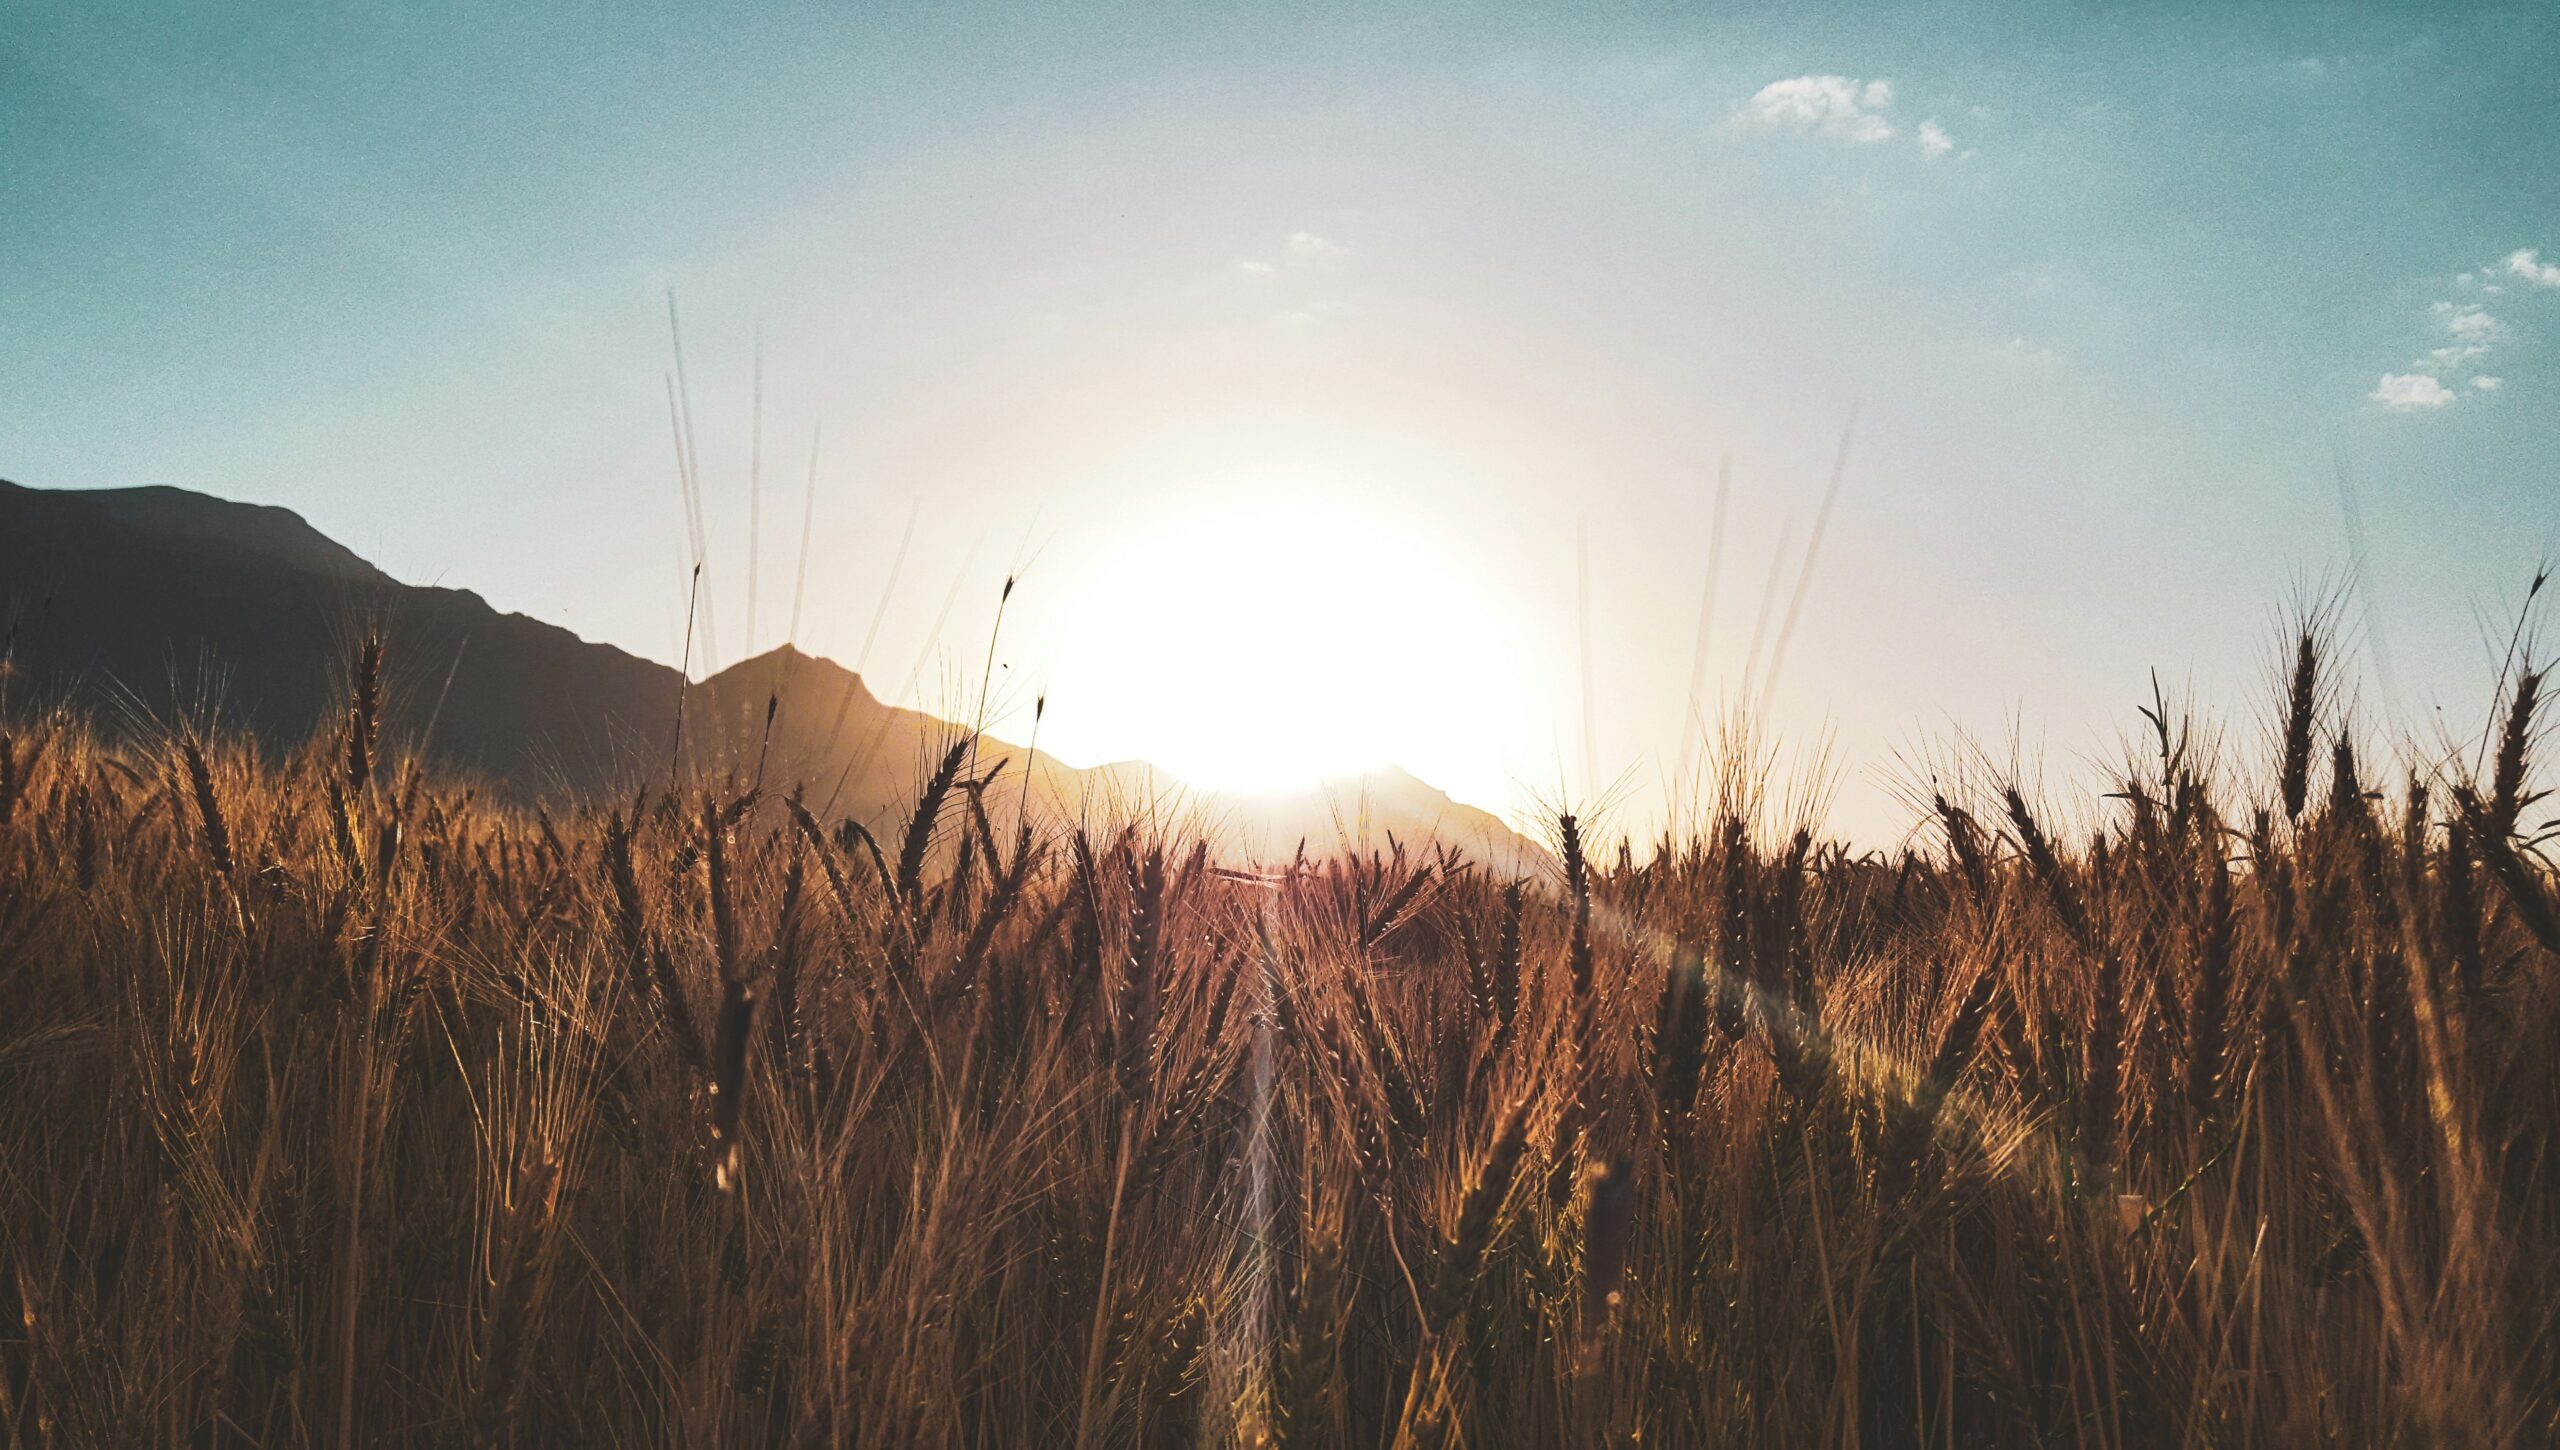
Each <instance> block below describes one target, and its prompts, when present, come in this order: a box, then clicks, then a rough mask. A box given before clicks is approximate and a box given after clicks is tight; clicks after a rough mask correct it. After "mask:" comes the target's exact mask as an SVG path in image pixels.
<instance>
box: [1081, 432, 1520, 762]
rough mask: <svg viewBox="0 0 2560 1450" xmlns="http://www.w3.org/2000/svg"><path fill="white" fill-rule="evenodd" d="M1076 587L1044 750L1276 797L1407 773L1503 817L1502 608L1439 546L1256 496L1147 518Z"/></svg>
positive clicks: (1314, 501)
mask: <svg viewBox="0 0 2560 1450" xmlns="http://www.w3.org/2000/svg"><path fill="white" fill-rule="evenodd" d="M1102 537H1103V543H1102V545H1101V546H1100V547H1096V548H1092V549H1089V550H1086V551H1084V552H1085V553H1086V554H1087V556H1088V557H1087V558H1086V559H1084V560H1083V561H1082V565H1083V567H1080V568H1077V569H1075V570H1074V571H1073V577H1072V578H1071V579H1070V580H1069V581H1067V590H1066V592H1067V595H1068V597H1067V599H1066V600H1065V601H1064V602H1063V605H1062V608H1061V611H1060V618H1059V623H1060V625H1061V626H1062V629H1061V631H1060V635H1059V643H1058V645H1057V649H1056V656H1055V661H1056V662H1055V666H1054V670H1053V673H1052V676H1051V684H1050V689H1049V713H1048V724H1047V726H1046V727H1045V738H1046V739H1047V740H1049V741H1050V742H1052V743H1053V744H1054V745H1055V746H1056V748H1057V749H1058V750H1059V751H1060V752H1061V753H1062V754H1064V755H1065V756H1066V757H1067V758H1069V759H1075V758H1077V757H1079V756H1081V757H1083V758H1084V761H1085V763H1096V762H1099V761H1103V760H1116V759H1143V760H1146V761H1149V762H1151V763H1153V764H1155V765H1157V766H1159V767H1161V768H1163V769H1165V770H1167V771H1169V772H1171V773H1172V774H1174V775H1175V776H1178V777H1180V778H1181V779H1182V780H1183V781H1184V782H1186V783H1188V784H1191V785H1196V786H1202V787H1206V788H1210V789H1214V790H1220V791H1236V792H1271V791H1281V790H1288V789H1293V788H1300V787H1304V786H1307V785H1310V784H1313V783H1316V782H1319V781H1327V780H1334V779H1339V778H1342V777H1346V776H1350V775H1354V774H1358V773H1361V772H1366V771H1370V770H1374V769H1377V768H1379V767H1381V766H1385V765H1390V764H1392V765H1397V766H1401V767H1403V768H1404V769H1406V770H1409V771H1411V772H1412V773H1414V774H1415V775H1418V776H1420V777H1422V778H1423V779H1425V780H1427V781H1429V782H1431V783H1432V784H1434V785H1437V786H1439V787H1440V788H1442V789H1444V790H1447V791H1449V792H1451V793H1452V794H1453V795H1457V796H1459V797H1461V798H1462V799H1469V800H1473V801H1475V802H1477V803H1479V804H1486V805H1491V806H1494V807H1495V808H1497V809H1499V808H1500V807H1501V805H1502V801H1501V800H1500V799H1499V798H1500V797H1502V796H1503V795H1504V794H1505V793H1506V791H1507V787H1508V782H1509V781H1510V779H1512V778H1513V772H1514V768H1515V766H1516V765H1517V756H1518V754H1519V751H1520V749H1521V746H1522V743H1523V741H1524V740H1525V738H1526V732H1525V731H1524V730H1523V729H1522V728H1520V727H1521V725H1522V722H1523V718H1524V716H1523V707H1522V698H1523V697H1522V692H1521V691H1520V689H1519V687H1518V684H1517V680H1516V678H1515V663H1514V661H1513V659H1512V658H1510V653H1509V651H1507V650H1506V649H1505V638H1504V636H1505V634H1506V632H1507V629H1506V622H1505V616H1506V611H1505V607H1504V601H1503V599H1502V596H1501V592H1500V591H1499V590H1496V589H1493V588H1491V587H1489V583H1490V581H1488V580H1487V579H1486V578H1485V577H1484V575H1485V571H1484V570H1483V569H1481V568H1478V567H1472V566H1471V565H1470V563H1469V561H1467V560H1465V559H1463V558H1460V557H1456V556H1455V554H1454V552H1453V550H1452V548H1451V547H1450V545H1449V543H1448V541H1447V539H1446V537H1445V535H1444V531H1435V530H1433V529H1431V528H1430V527H1429V526H1428V525H1427V524H1426V523H1420V522H1417V521H1415V520H1412V519H1409V518H1405V517H1402V516H1400V515H1399V514H1398V513H1397V512H1396V511H1395V510H1393V509H1391V508H1388V507H1385V506H1382V505H1381V504H1380V503H1379V502H1378V500H1377V499H1376V498H1375V497H1374V496H1370V497H1363V496H1362V495H1361V494H1359V493H1357V492H1352V491H1346V490H1341V489H1332V488H1327V487H1324V486H1321V485H1318V484H1312V483H1309V482H1307V481H1305V480H1298V479H1275V480H1265V481H1262V482H1259V483H1257V484H1255V485H1252V486H1249V487H1236V488H1227V489H1221V490H1217V491H1214V492H1202V493H1197V494H1193V495H1190V496H1187V497H1181V498H1177V499H1176V500H1174V501H1172V502H1171V503H1158V504H1156V505H1154V506H1152V507H1151V508H1150V509H1149V510H1148V511H1147V512H1146V513H1145V515H1143V516H1142V517H1141V518H1140V519H1138V520H1135V521H1132V522H1129V523H1127V524H1124V525H1123V526H1120V527H1116V528H1113V529H1110V530H1108V531H1106V532H1105V533H1104V535H1103V536H1102Z"/></svg>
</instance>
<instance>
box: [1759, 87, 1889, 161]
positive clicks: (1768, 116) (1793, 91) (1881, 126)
mask: <svg viewBox="0 0 2560 1450" xmlns="http://www.w3.org/2000/svg"><path fill="white" fill-rule="evenodd" d="M1892 105H1893V83H1892V82H1891V81H1881V80H1879V81H1866V82H1863V83H1862V82H1859V81H1855V80H1852V79H1850V78H1849V77H1847V76H1797V77H1795V78H1793V79H1792V80H1783V81H1771V82H1770V83H1769V84H1767V85H1765V86H1762V87H1761V88H1760V89H1759V91H1758V92H1757V93H1755V94H1754V95H1753V96H1752V97H1751V99H1750V101H1749V102H1748V103H1747V104H1745V105H1744V106H1743V108H1742V113H1743V115H1744V116H1746V117H1748V118H1749V119H1751V120H1752V121H1754V122H1757V123H1758V124H1760V125H1763V126H1769V127H1774V128H1777V129H1780V130H1788V131H1810V132H1813V133H1815V134H1817V135H1823V136H1830V137H1833V138H1835V139H1837V140H1841V141H1846V142H1848V143H1849V144H1851V145H1853V146H1872V145H1874V144H1876V143H1877V142H1880V141H1890V140H1892V139H1893V138H1894V137H1895V136H1896V135H1899V134H1900V133H1899V132H1897V131H1896V130H1895V129H1894V127H1893V123H1892V122H1891V121H1888V120H1886V119H1885V118H1884V115H1883V112H1884V111H1885V110H1886V109H1887V108H1889V107H1891V106H1892ZM1924 144H1925V143H1924Z"/></svg>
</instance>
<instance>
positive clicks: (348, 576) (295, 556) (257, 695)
mask: <svg viewBox="0 0 2560 1450" xmlns="http://www.w3.org/2000/svg"><path fill="white" fill-rule="evenodd" d="M0 628H5V629H6V632H7V633H6V640H7V643H6V646H5V658H6V660H7V670H6V673H5V675H0V708H5V707H11V706H16V707H24V706H25V705H27V704H29V703H30V702H36V701H44V700H49V699H51V698H54V697H57V696H60V695H64V694H68V693H73V692H91V693H98V692H103V693H104V694H106V695H107V696H109V697H110V698H112V699H114V700H116V701H118V702H119V703H120V704H121V705H122V706H123V707H124V708H126V709H128V710H132V711H136V712H139V713H142V714H144V715H147V716H151V717H154V718H160V719H171V718H176V717H179V716H186V717H189V718H193V717H195V716H197V715H199V714H201V713H203V712H205V711H208V710H210V711H212V712H214V714H215V716H216V718H218V719H220V720H222V721H224V722H226V723H229V724H232V725H235V726H238V727H242V728H244V729H246V730H247V731H248V732H249V733H250V734H251V735H252V736H254V737H255V738H256V739H258V740H260V741H261V742H263V743H264V744H265V745H266V746H267V747H268V748H270V749H273V750H278V751H282V750H286V749H291V748H294V747H296V746H298V745H300V744H301V743H302V742H304V741H306V740H308V739H309V738H311V737H312V736H313V735H314V734H315V733H318V732H321V731H323V730H326V729H329V728H332V724H331V722H332V721H333V720H334V717H335V712H336V711H338V710H339V709H341V708H343V704H344V701H345V700H346V698H347V683H346V681H347V672H348V668H349V662H350V660H351V658H352V656H353V654H354V650H355V644H356V642H357V641H358V640H359V639H361V638H362V637H363V635H364V634H365V633H366V631H367V630H368V629H372V630H378V631H379V632H380V633H381V634H382V636H383V639H384V641H385V646H386V659H387V664H386V667H385V674H386V677H387V690H386V695H387V703H386V707H385V714H386V724H387V728H388V731H389V734H390V738H391V739H392V740H394V741H395V742H398V743H405V744H406V745H407V746H409V747H410V748H412V749H415V750H417V751H419V752H420V753H421V754H423V755H425V756H427V757H428V758H430V759H432V760H434V761H436V762H438V763H439V764H441V765H443V766H446V767H448V768H452V769H457V770H462V771H467V772H471V773H474V774H476V775H478V776H480V777H482V778H484V779H486V780H487V781H488V782H489V783H490V785H491V786H492V787H493V788H495V789H497V790H500V791H502V792H505V793H507V794H510V795H513V796H516V797H519V798H522V799H526V800H547V801H578V800H593V799H597V798H600V797H603V796H606V795H609V794H620V793H624V792H627V791H630V790H632V789H635V788H637V787H638V786H639V785H640V784H642V783H644V782H652V781H663V780H665V779H666V778H667V773H668V771H669V769H670V767H671V766H674V765H677V764H678V763H681V765H682V766H683V768H684V769H685V771H686V772H687V773H688V775H689V776H690V777H691V778H697V779H698V778H703V777H706V776H708V777H734V778H736V779H739V780H747V779H751V778H756V777H757V776H758V772H759V771H761V779H762V780H763V781H764V782H765V784H766V785H767V786H768V787H769V788H774V789H787V788H789V787H791V786H794V785H797V786H800V787H801V788H803V789H804V790H805V792H806V794H807V798H808V800H809V801H810V803H811V804H812V805H813V806H826V807H828V810H827V812H826V813H827V814H829V815H830V816H847V815H849V816H852V817H855V818H857V819H861V820H864V821H865V822H866V823H868V824H871V825H874V826H878V825H881V824H883V823H885V822H886V821H887V820H889V819H890V818H892V817H893V816H895V815H897V814H898V813H900V812H902V811H903V810H904V809H905V808H906V805H907V803H908V802H909V801H911V800H912V799H913V797H914V794H915V790H916V786H917V783H918V782H919V781H920V780H921V779H922V777H923V776H924V774H925V773H926V772H927V771H928V770H929V769H930V768H931V764H932V762H933V761H934V760H935V759H937V758H939V757H940V756H941V755H942V753H943V752H944V751H945V750H947V749H948V748H949V746H950V744H951V742H953V741H954V740H957V739H959V738H960V737H961V734H962V731H961V728H960V727H959V726H956V725H954V724H952V723H951V722H949V721H945V720H940V719H937V718H935V717H934V716H931V715H927V714H924V713H921V712H919V711H914V710H907V709H901V708H899V707H896V706H893V705H889V704H886V703H884V702H882V701H881V700H879V699H878V698H877V697H875V696H874V695H873V694H872V693H871V691H870V689H869V688H868V687H867V686H865V685H864V684H863V682H862V680H861V678H860V677H859V676H857V675H855V674H854V673H853V672H852V671H850V670H847V669H845V668H844V667H842V666H841V665H838V664H835V663H834V662H832V661H829V660H825V659H820V658H817V657H814V656H810V655H805V654H802V653H800V652H798V651H797V650H793V649H791V648H789V647H787V646H786V647H784V648H781V649H777V650H773V651H770V652H768V653H766V654H762V655H759V656H757V657H755V658H753V659H749V660H745V661H741V662H740V663H738V664H735V665H732V666H730V667H729V668H727V669H725V670H722V671H720V672H719V673H718V674H715V675H713V676H711V677H710V678H708V679H705V680H702V681H699V682H697V683H694V684H692V685H691V686H689V687H688V686H686V685H685V683H684V682H683V680H682V679H681V678H680V677H679V675H678V674H677V672H676V671H674V670H672V669H670V668H668V667H667V666H665V665H661V664H658V663H656V662H654V661H651V660H645V659H641V658H639V657H637V656H635V655H630V654H626V653H624V652H623V651H621V650H618V649H615V648H614V647H612V646H611V645H605V644H596V643H592V642H590V641H587V640H583V639H580V638H578V637H577V636H576V635H574V634H572V633H570V632H569V631H567V630H565V629H561V628H559V627H557V626H555V625H550V624H545V623H543V622H541V621H539V620H535V619H530V618H527V617H526V616H524V615H521V614H503V613H500V612H499V611H498V610H496V609H494V608H492V607H490V605H489V604H488V602H487V601H485V600H483V599H482V598H481V597H480V596H479V595H477V594H473V593H471V592H470V591H468V590H460V589H442V588H432V587H427V586H422V585H413V584H404V583H401V582H400V581H399V580H396V579H394V578H392V577H391V576H390V575H388V574H385V573H383V572H382V571H381V570H380V569H377V568H375V567H374V566H373V565H371V564H370V563H367V562H366V561H365V560H364V559H362V558H360V557H358V556H357V555H356V554H355V553H354V552H352V551H351V550H349V549H347V548H345V547H344V546H342V545H340V544H338V543H337V542H336V541H335V540H332V539H330V538H329V537H328V536H326V535H324V534H322V533H321V532H320V531H319V530H317V529H314V528H313V527H311V526H310V525H309V524H308V523H306V522H304V521H303V519H302V518H301V517H300V516H299V515H296V514H294V513H292V512H291V511H289V510H286V509H280V508H272V507H263V506H258V505H252V504H241V503H232V502H229V501H226V500H223V499H216V498H210V497H207V496H205V495H202V494H195V493H188V492H185V491H183V490H180V489H174V488H132V489H101V490H80V491H67V490H46V489H33V488H25V487H21V486H18V485H16V484H11V483H7V482H0ZM768 711H770V715H771V722H770V727H769V728H768V724H767V716H768ZM999 762H1001V763H1003V765H1004V770H1005V773H1004V775H1003V776H1001V777H999V784H998V786H997V787H996V788H995V790H994V793H993V798H994V799H995V800H996V801H998V802H999V803H1001V802H1003V801H1004V800H1005V799H1006V798H1007V797H1008V796H1009V795H1010V794H1011V793H1012V792H1014V791H1019V790H1024V789H1025V788H1026V786H1025V782H1028V786H1027V789H1028V791H1029V792H1030V794H1031V797H1032V799H1033V800H1034V802H1035V803H1036V804H1037V805H1038V806H1039V807H1041V808H1043V809H1045V810H1047V811H1050V812H1053V813H1063V814H1065V815H1067V816H1070V817H1076V818H1090V819H1096V820H1114V819H1120V818H1124V817H1126V816H1128V815H1130V814H1133V813H1137V812H1147V813H1150V814H1153V815H1154V816H1156V817H1157V818H1158V819H1163V820H1168V821H1175V822H1179V823H1181V824H1184V825H1186V826H1189V827H1192V828H1195V829H1200V830H1203V831H1207V832H1210V833H1212V834H1213V835H1215V836H1216V837H1217V838H1218V839H1219V840H1220V841H1221V842H1222V844H1223V845H1224V846H1225V847H1226V849H1227V850H1228V851H1229V852H1230V853H1231V854H1232V855H1234V856H1236V857H1241V858H1252V859H1263V860H1271V859H1277V858H1284V857H1286V856H1288V855H1290V854H1292V853H1293V852H1294V851H1295V850H1296V848H1297V845H1298V843H1299V841H1301V840H1304V841H1305V842H1306V843H1307V845H1308V849H1309V850H1311V851H1318V852H1321V851H1325V850H1328V849H1331V848H1333V847H1335V846H1337V845H1340V844H1342V843H1343V842H1344V841H1345V840H1346V839H1348V840H1351V841H1354V842H1374V843H1379V844H1383V842H1384V838H1385V836H1386V835H1387V834H1388V833H1392V834H1393V835H1394V836H1395V837H1396V838H1397V839H1398V840H1401V841H1404V842H1405V843H1407V844H1409V845H1419V844H1422V843H1424V842H1429V841H1439V842H1444V843H1446V844H1449V845H1451V846H1456V847H1461V848H1464V849H1466V850H1467V851H1468V852H1469V853H1470V854H1471V855H1474V856H1476V857H1477V858H1479V859H1483V860H1488V861H1490V862H1493V863H1496V864H1501V865H1508V866H1510V867H1513V868H1514V869H1527V868H1528V867H1530V866H1532V865H1534V864H1535V863H1537V862H1539V861H1542V860H1543V859H1544V853H1543V852H1541V851H1540V850H1539V848H1538V847H1536V846H1534V845H1532V844H1530V843H1529V842H1528V841H1526V840H1524V839H1523V838H1522V837H1520V836H1519V835H1517V834H1516V833H1514V832H1512V831H1511V830H1510V829H1509V828H1507V827H1506V826H1504V825H1503V824H1502V822H1501V821H1499V820H1498V819H1496V818H1495V817H1494V816H1492V815H1490V814H1488V813H1486V812H1484V811H1481V810H1477V809H1476V808H1474V807H1472V806H1466V805H1461V804H1459V803H1457V802H1455V801H1452V800H1450V799H1449V797H1447V796H1446V795H1444V794H1442V793H1440V792H1439V791H1437V790H1434V789H1433V788H1432V787H1430V786H1429V785H1426V784H1425V783H1423V782H1422V781H1419V780H1416V779H1415V778H1414V777H1412V776H1411V775H1408V774H1406V773H1404V772H1403V771H1399V770H1385V771H1379V772H1374V773H1371V774H1369V775H1365V776H1361V777H1358V778H1356V779H1351V780H1343V781H1333V782H1327V783H1326V784H1324V785H1322V786H1319V787H1316V788H1314V789H1310V790H1305V791H1298V792H1292V793H1287V794H1281V795H1274V796H1253V797H1243V796H1233V797H1230V796H1219V795H1216V794H1212V793H1209V792H1204V791H1198V790H1194V789H1191V788H1189V787H1187V786H1185V785H1183V784H1182V783H1181V782H1179V781H1177V780H1175V779H1173V778H1172V777H1170V776H1168V775H1166V774H1164V773H1163V772H1162V771H1159V770H1157V769H1155V768H1154V767H1152V766H1149V765H1146V764H1144V763H1141V762H1134V761H1132V762H1122V763H1116V764H1109V765H1103V766H1098V767H1094V768H1091V769H1078V768H1076V767H1073V766H1069V765H1066V764H1064V763H1063V762H1060V761H1057V760H1055V759H1053V758H1050V757H1047V756H1036V757H1035V756H1033V755H1032V754H1031V753H1030V752H1028V751H1026V750H1025V749H1023V748H1022V747H1019V746H1016V745H1012V744H1009V743H1007V742H1005V741H1001V740H997V739H994V738H993V737H987V738H984V739H981V740H980V741H979V742H978V746H977V751H976V766H975V768H976V769H977V770H978V772H979V773H980V774H984V773H985V772H987V771H989V770H991V769H994V768H995V767H996V766H997V764H998V763H999Z"/></svg>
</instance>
